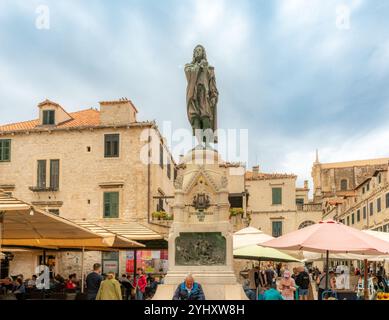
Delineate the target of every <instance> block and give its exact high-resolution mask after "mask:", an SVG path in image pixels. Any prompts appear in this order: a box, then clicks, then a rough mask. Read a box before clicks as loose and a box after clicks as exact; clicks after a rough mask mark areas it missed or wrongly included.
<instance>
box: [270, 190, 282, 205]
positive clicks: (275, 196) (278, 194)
mask: <svg viewBox="0 0 389 320" xmlns="http://www.w3.org/2000/svg"><path fill="white" fill-rule="evenodd" d="M272 203H273V204H282V188H272Z"/></svg>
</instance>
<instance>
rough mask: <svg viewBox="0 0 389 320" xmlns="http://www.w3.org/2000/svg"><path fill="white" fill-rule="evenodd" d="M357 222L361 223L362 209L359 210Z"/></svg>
mask: <svg viewBox="0 0 389 320" xmlns="http://www.w3.org/2000/svg"><path fill="white" fill-rule="evenodd" d="M357 221H358V222H359V221H361V210H360V209H358V210H357Z"/></svg>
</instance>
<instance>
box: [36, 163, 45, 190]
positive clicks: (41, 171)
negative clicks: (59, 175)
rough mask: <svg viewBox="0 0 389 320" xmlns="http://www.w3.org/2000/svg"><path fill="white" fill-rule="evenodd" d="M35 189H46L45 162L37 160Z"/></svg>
mask: <svg viewBox="0 0 389 320" xmlns="http://www.w3.org/2000/svg"><path fill="white" fill-rule="evenodd" d="M37 178H38V180H37V187H39V188H46V160H38V173H37Z"/></svg>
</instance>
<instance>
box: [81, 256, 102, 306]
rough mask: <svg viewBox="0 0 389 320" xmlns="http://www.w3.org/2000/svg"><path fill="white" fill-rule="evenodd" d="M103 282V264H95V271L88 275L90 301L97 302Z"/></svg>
mask: <svg viewBox="0 0 389 320" xmlns="http://www.w3.org/2000/svg"><path fill="white" fill-rule="evenodd" d="M101 281H103V277H102V276H101V264H100V263H95V264H94V265H93V271H92V272H91V273H89V274H88V276H87V277H86V281H85V282H86V289H87V299H88V300H96V295H97V292H98V291H99V288H100V284H101Z"/></svg>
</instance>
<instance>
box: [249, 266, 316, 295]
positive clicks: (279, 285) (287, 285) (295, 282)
mask: <svg viewBox="0 0 389 320" xmlns="http://www.w3.org/2000/svg"><path fill="white" fill-rule="evenodd" d="M310 281H311V279H310V275H309V273H308V270H306V269H305V268H304V267H299V268H294V269H293V273H292V272H290V271H289V269H288V266H287V265H277V266H276V267H275V268H274V266H273V265H272V264H270V263H269V264H267V265H266V267H263V268H261V267H260V265H257V266H256V267H254V268H252V269H251V270H249V272H248V279H247V280H246V281H245V282H244V284H243V289H244V291H245V292H246V295H247V297H248V298H249V299H250V300H295V299H299V300H308V292H309V285H310Z"/></svg>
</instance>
